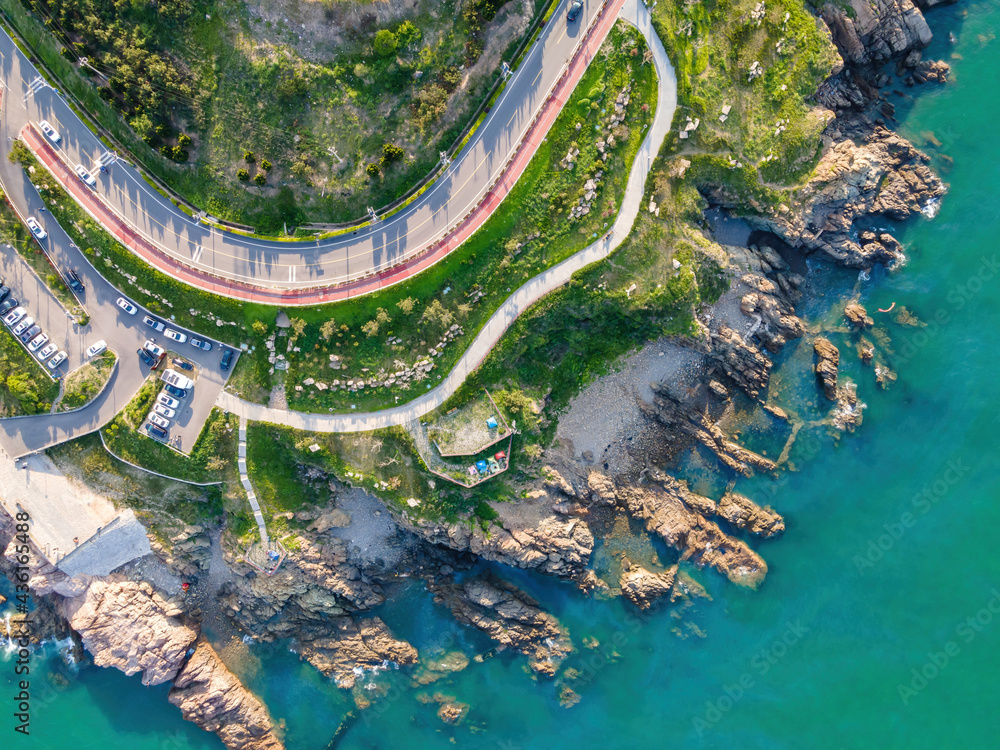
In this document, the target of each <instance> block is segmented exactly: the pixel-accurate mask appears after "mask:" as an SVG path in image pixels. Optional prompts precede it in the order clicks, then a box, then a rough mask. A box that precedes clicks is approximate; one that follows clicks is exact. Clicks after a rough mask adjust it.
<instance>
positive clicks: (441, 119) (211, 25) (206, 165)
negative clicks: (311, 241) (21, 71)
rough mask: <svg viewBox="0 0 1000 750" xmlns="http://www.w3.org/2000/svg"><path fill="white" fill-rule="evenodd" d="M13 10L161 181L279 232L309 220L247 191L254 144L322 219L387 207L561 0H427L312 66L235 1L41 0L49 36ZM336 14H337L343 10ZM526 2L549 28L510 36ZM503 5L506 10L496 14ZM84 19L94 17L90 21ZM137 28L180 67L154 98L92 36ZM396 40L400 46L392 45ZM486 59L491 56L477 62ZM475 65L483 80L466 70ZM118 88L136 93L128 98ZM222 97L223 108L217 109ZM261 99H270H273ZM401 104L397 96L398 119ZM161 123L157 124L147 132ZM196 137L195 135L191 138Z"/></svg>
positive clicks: (137, 75)
mask: <svg viewBox="0 0 1000 750" xmlns="http://www.w3.org/2000/svg"><path fill="white" fill-rule="evenodd" d="M522 4H523V6H524V8H523V10H522ZM552 4H555V0H552ZM0 5H2V6H3V7H5V8H6V9H7V10H8V12H9V13H10V14H11V16H12V17H13V18H14V19H15V20H16V23H17V26H18V28H19V29H21V30H22V32H24V33H25V34H27V35H30V36H31V43H32V45H33V46H36V48H37V49H38V51H39V54H40V55H41V56H42V57H43V58H44V59H45V60H46V63H47V64H48V65H49V66H50V67H51V68H52V69H53V70H56V71H58V74H59V77H60V79H62V81H63V83H64V86H68V87H69V88H70V89H71V90H73V91H74V93H76V94H77V95H78V96H81V97H83V98H85V99H86V100H87V102H88V105H89V104H91V102H90V100H91V99H93V100H97V102H96V103H97V104H99V105H101V106H102V108H103V110H104V111H103V112H102V118H101V119H102V123H103V124H105V125H111V126H115V125H117V127H116V128H114V129H115V130H116V131H118V130H126V131H128V135H130V136H131V137H130V138H128V139H127V141H128V142H129V144H130V146H132V148H133V150H135V151H136V152H137V153H142V154H143V158H142V159H141V160H142V161H146V162H149V163H150V166H151V167H152V168H153V169H154V171H156V172H157V173H158V174H160V176H161V177H164V178H165V179H167V180H168V181H169V182H170V183H171V184H172V185H174V186H175V187H177V188H178V189H180V190H181V192H183V193H185V194H187V195H188V197H190V198H191V199H192V200H193V201H194V202H195V203H199V204H200V205H202V207H203V208H205V209H206V210H207V211H208V212H209V213H211V214H213V215H216V216H219V217H220V218H224V219H236V220H237V221H250V220H251V219H254V220H253V221H250V223H254V224H257V225H258V228H260V226H261V225H262V223H270V224H272V225H273V226H272V227H271V228H272V230H277V229H280V227H281V224H282V222H283V221H287V222H289V223H292V224H294V223H297V221H296V215H297V214H301V212H302V209H301V208H299V207H297V206H295V205H294V202H293V204H292V205H291V206H289V208H290V209H291V211H290V212H286V213H284V214H282V213H281V212H280V211H276V205H275V201H273V200H270V198H271V197H272V196H270V195H266V194H264V191H263V190H261V191H259V192H258V191H256V190H255V191H254V192H253V193H248V192H247V191H246V190H245V189H243V188H242V187H241V186H240V185H239V182H238V180H237V177H236V171H237V170H236V167H235V166H234V162H235V163H238V162H239V161H240V160H241V159H240V156H241V155H242V153H243V150H250V151H253V152H254V153H255V155H256V156H257V157H258V158H257V160H256V163H257V164H258V165H259V164H260V163H261V160H262V159H269V160H271V161H273V162H274V165H273V166H272V169H271V170H263V171H264V172H268V171H270V174H268V175H267V177H268V182H270V181H271V180H272V179H274V180H277V179H281V180H282V182H291V183H292V184H293V185H294V187H295V190H296V192H299V193H303V194H304V200H305V201H306V202H307V203H308V204H309V207H310V209H311V210H312V211H313V213H315V214H317V215H316V216H313V217H311V218H313V219H314V220H326V221H330V220H334V221H343V220H344V219H347V218H351V219H353V218H356V212H357V206H358V205H366V204H370V205H380V204H385V203H387V202H389V201H390V200H392V199H394V198H397V197H399V196H400V195H402V194H404V193H405V192H407V189H408V188H410V189H412V186H413V184H414V182H415V181H416V179H417V178H418V177H421V176H423V175H425V174H427V173H428V172H430V171H432V169H433V168H434V167H435V164H436V162H437V154H438V152H439V151H440V150H442V149H443V148H444V149H447V148H448V147H449V146H450V145H451V144H452V143H453V142H455V141H456V140H460V136H461V132H462V131H463V130H464V128H465V126H466V123H467V122H469V121H471V120H474V119H475V116H474V115H473V113H472V110H474V109H475V108H476V105H477V104H478V103H479V102H480V101H481V100H482V99H484V98H488V96H489V93H490V91H491V90H492V87H493V86H494V83H495V81H496V79H497V77H498V67H499V60H501V59H504V60H508V61H510V59H511V58H512V57H513V55H514V54H515V53H516V52H517V51H518V49H519V45H520V44H521V42H522V38H521V36H523V37H524V39H525V40H527V39H528V38H530V37H531V36H532V34H533V32H534V30H535V28H536V25H537V21H538V20H539V18H540V15H541V11H542V10H543V9H544V7H545V5H546V3H545V2H544V0H523V3H522V0H508V1H507V2H496V3H493V2H478V1H476V2H467V3H465V4H464V8H463V12H462V13H461V14H459V15H458V16H457V17H453V16H452V15H451V13H449V12H447V11H446V10H443V9H439V8H438V7H436V4H434V3H425V4H424V5H425V6H428V7H424V8H422V9H421V11H422V12H420V13H417V14H409V16H410V18H409V20H406V19H404V18H400V19H397V20H395V21H390V23H389V24H387V25H386V26H384V27H383V28H381V29H374V30H369V31H367V32H361V33H358V34H356V35H355V36H356V37H357V39H351V40H348V41H343V40H340V41H339V44H340V46H339V47H338V48H337V49H336V51H335V53H334V54H333V55H332V56H331V58H330V59H329V60H327V61H325V62H322V63H315V62H307V61H306V60H305V59H304V58H303V57H302V56H301V55H300V54H298V53H297V51H296V49H295V46H294V44H292V45H288V44H287V38H285V37H284V35H283V33H282V32H280V31H278V29H277V28H276V27H275V28H272V27H271V24H270V22H268V23H265V22H264V21H263V20H261V19H259V18H257V17H254V16H253V15H251V14H247V13H246V12H245V11H244V9H243V8H242V7H239V6H237V7H236V8H234V7H231V5H232V4H230V5H227V6H226V7H225V8H222V7H215V6H214V4H212V5H211V6H210V7H209V9H208V10H210V12H208V13H207V14H206V15H204V16H203V15H202V14H201V13H190V14H189V15H186V16H185V15H184V13H183V11H182V12H181V13H180V14H179V15H177V14H173V13H171V14H163V13H161V14H158V16H157V17H156V18H153V19H152V20H151V19H150V18H149V16H148V14H142V15H141V16H140V14H139V13H138V12H136V11H133V10H132V9H131V7H129V6H127V5H126V6H117V7H115V8H114V9H111V8H110V7H109V8H108V9H102V12H98V13H97V15H96V16H94V14H93V13H91V12H90V10H89V6H87V8H79V7H77V6H78V5H80V4H78V3H75V2H65V3H58V4H56V3H51V2H37V0H36V3H35V8H36V10H37V11H38V12H39V13H40V15H42V16H43V17H44V16H47V15H51V16H52V18H50V19H48V21H47V25H48V26H49V30H46V29H44V28H43V27H42V26H41V25H40V24H39V23H38V21H37V20H36V19H35V18H33V17H32V16H31V15H29V14H28V13H26V12H25V10H24V8H22V7H21V6H20V5H19V4H18V3H17V2H16V0H2V1H0ZM326 10H327V12H329V13H334V14H336V13H337V12H338V11H339V8H327V9H326ZM349 11H350V9H348V12H349ZM522 12H523V13H526V14H527V15H528V16H529V17H531V16H533V17H534V18H535V22H536V23H535V24H529V25H528V28H527V29H526V30H525V31H524V34H523V35H521V36H513V37H512V36H510V35H506V34H499V33H497V31H498V30H499V29H501V28H502V29H506V28H508V27H509V25H510V24H509V23H506V24H505V22H504V17H505V15H506V14H508V13H510V14H514V13H522ZM494 14H497V15H498V18H497V19H496V22H495V23H494V22H493V16H494ZM84 17H86V18H87V19H90V23H88V24H86V25H85V24H83V23H82V22H81V19H83V18H84ZM234 17H235V18H236V19H239V22H237V23H236V24H235V25H234V24H232V23H231V22H230V23H227V22H226V21H227V20H228V21H232V20H233V19H234ZM279 25H280V23H279ZM136 26H139V27H141V28H142V29H143V33H145V34H149V33H152V34H153V36H152V39H154V40H155V41H154V42H152V43H150V44H146V45H143V50H142V52H143V54H144V55H145V56H146V57H147V58H150V59H160V60H165V61H166V63H167V64H166V65H165V66H162V65H161V66H157V71H158V73H157V75H163V72H162V70H161V69H162V68H165V70H166V73H167V74H168V78H169V80H159V79H158V78H154V80H153V81H152V83H153V84H154V87H153V89H152V91H153V93H152V94H146V93H144V92H145V91H146V90H147V89H149V86H148V85H146V86H143V84H148V83H150V81H148V80H146V79H145V78H144V77H143V74H142V73H141V72H139V71H135V69H134V68H135V66H134V65H133V66H131V67H129V66H125V65H117V64H116V59H117V58H116V53H117V50H116V49H113V48H110V45H109V44H108V43H106V42H104V43H102V42H100V41H98V39H99V37H98V35H96V34H94V33H93V30H96V31H98V32H100V33H101V34H102V35H103V37H104V38H111V39H115V38H126V39H129V38H131V37H132V35H133V32H134V31H135V27H136ZM341 26H342V25H341ZM329 28H330V27H329V23H327V24H325V25H322V28H320V29H319V30H318V32H319V33H320V35H321V36H322V35H323V34H327V33H329ZM335 28H336V26H335ZM50 32H51V33H52V34H55V35H57V37H58V39H57V38H53V36H51V35H50ZM251 37H252V39H251ZM70 39H72V43H70ZM251 42H252V43H253V46H252V47H251V46H250V44H251ZM373 42H376V43H374V44H373ZM386 44H391V45H392V46H393V50H392V52H391V53H389V52H388V48H387V47H386ZM276 45H277V47H280V48H281V49H282V50H283V53H282V54H281V55H270V56H269V55H266V54H265V55H264V58H261V56H260V50H261V49H263V50H268V49H275V48H277V47H276ZM484 48H485V54H483V53H484ZM63 50H65V51H63ZM480 55H483V62H482V64H481V65H478V66H477V65H475V63H476V61H477V60H479V58H480ZM80 56H86V57H88V58H89V61H90V63H91V65H93V66H96V67H97V68H98V69H99V70H101V72H102V74H104V75H106V76H108V77H110V79H111V82H112V87H111V88H102V89H101V90H102V91H104V92H105V94H106V96H105V98H107V99H109V100H110V101H111V103H112V104H113V105H114V107H115V108H116V109H120V110H123V114H124V116H125V117H126V119H127V120H128V121H129V122H131V123H133V126H134V127H135V129H136V130H138V131H140V132H141V134H143V135H146V136H147V137H148V138H149V140H150V141H151V142H152V143H153V145H154V146H155V147H157V148H159V149H160V150H161V151H164V153H166V154H167V155H168V156H169V159H173V160H184V159H188V158H194V159H195V160H197V161H199V162H201V166H200V168H199V169H197V170H190V169H188V170H183V169H180V168H178V167H175V166H174V165H173V164H172V163H171V161H169V160H168V159H160V158H157V155H156V154H155V153H153V152H149V149H148V146H146V145H145V144H143V143H142V142H141V141H140V139H139V136H137V135H136V134H135V133H134V132H132V130H131V129H130V128H128V127H127V126H125V125H124V124H123V123H122V121H121V120H120V119H119V117H118V115H117V114H116V113H115V112H114V111H113V109H112V107H111V106H109V105H108V104H107V103H106V102H105V101H104V100H103V99H101V98H99V97H98V95H97V92H98V88H95V87H94V86H93V85H92V84H91V83H90V82H89V81H87V80H86V79H84V78H83V76H82V75H81V72H83V71H84V70H87V71H88V72H89V67H81V68H80V70H79V71H78V70H77V69H76V66H75V65H74V64H73V63H71V62H70V60H77V59H78V58H79V57H80ZM66 58H69V60H68V59H66ZM175 60H176V61H178V62H179V64H177V63H174V61H175ZM460 65H462V66H464V68H465V71H464V73H463V71H460V70H459V66H460ZM470 73H471V80H464V78H465V77H468V76H469V75H470ZM130 76H131V77H130ZM115 91H119V92H131V93H130V95H128V96H126V95H116V94H115V93H112V92H115ZM209 97H211V100H212V102H213V103H214V106H208V104H207V101H208V99H209ZM146 99H151V100H150V101H145V100H146ZM220 102H221V103H222V104H219V103H220ZM261 103H263V104H264V106H262V107H258V104H261ZM387 103H389V104H390V105H391V106H390V108H389V113H388V115H386V110H385V105H386V104H387ZM132 107H134V108H135V110H134V111H132V109H131V108H132ZM456 112H457V115H456ZM137 113H138V114H137ZM331 113H332V114H333V115H334V116H333V117H330V115H331ZM144 116H145V118H144ZM362 124H364V126H365V127H362ZM150 126H153V131H151V132H147V131H149V128H150ZM371 131H374V132H371ZM235 132H238V133H242V134H243V137H242V138H241V139H239V141H238V142H237V140H236V139H233V138H232V137H231V134H232V133H235ZM290 132H294V133H295V134H296V136H298V137H297V138H296V139H295V140H294V142H293V141H292V140H291V139H290V138H289V137H288V136H289V133H290ZM365 132H371V135H368V136H365V134H364V133H365ZM222 133H225V135H222ZM185 137H186V138H185ZM192 137H193V141H192V140H188V139H191V138H192ZM386 142H390V143H393V142H398V143H399V144H400V145H402V146H404V148H405V150H406V151H407V152H408V153H409V156H408V158H406V159H405V160H399V161H398V162H396V163H389V164H385V165H383V164H382V163H381V147H382V145H383V143H386ZM330 145H333V146H334V147H336V148H339V149H340V151H339V156H340V158H343V159H345V161H346V162H347V165H346V166H341V163H340V162H339V161H337V157H334V156H333V155H332V154H330V153H328V152H327V148H328V147H329V146H330ZM143 152H145V153H143ZM147 157H148V158H147ZM371 163H374V164H376V165H377V166H378V167H379V176H378V177H377V178H375V179H370V178H369V174H368V172H367V170H366V166H367V164H371ZM330 171H332V172H333V173H334V174H333V175H332V176H329V172H330ZM220 172H222V174H221V175H220ZM320 175H323V177H321V176H320ZM345 188H346V189H348V190H350V192H351V195H350V196H349V197H348V196H342V195H341V191H342V190H343V189H345ZM289 192H291V190H289ZM321 193H324V194H325V197H323V198H321V197H320V194H321ZM366 196H367V197H366ZM319 214H323V215H322V216H321V215H319Z"/></svg>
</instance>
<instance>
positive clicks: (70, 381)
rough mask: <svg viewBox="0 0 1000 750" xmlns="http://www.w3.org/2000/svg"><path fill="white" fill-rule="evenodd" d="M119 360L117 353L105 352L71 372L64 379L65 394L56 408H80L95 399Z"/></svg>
mask: <svg viewBox="0 0 1000 750" xmlns="http://www.w3.org/2000/svg"><path fill="white" fill-rule="evenodd" d="M117 362H118V355H117V354H115V353H114V352H104V354H100V355H98V356H96V357H94V358H93V359H91V360H90V361H89V362H84V363H83V364H82V365H80V366H79V367H77V368H76V369H75V370H73V372H71V373H69V375H67V376H66V379H65V380H64V381H63V382H64V386H63V395H62V398H61V399H59V404H58V406H57V407H56V410H57V411H70V410H72V409H79V408H80V407H81V406H85V405H87V404H89V403H90V402H91V401H93V400H94V398H96V397H97V395H98V394H99V393H100V392H101V391H102V390H103V389H104V386H105V385H106V384H107V382H108V380H109V379H110V378H111V373H112V372H114V368H115V364H116V363H117Z"/></svg>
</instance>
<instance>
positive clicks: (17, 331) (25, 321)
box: [14, 315, 35, 336]
mask: <svg viewBox="0 0 1000 750" xmlns="http://www.w3.org/2000/svg"><path fill="white" fill-rule="evenodd" d="M33 325H35V319H34V318H32V317H31V316H30V315H29V316H28V317H27V318H22V319H21V322H20V323H18V324H17V325H16V326H14V335H15V336H20V335H21V334H22V333H24V332H25V331H27V330H28V329H29V328H31V326H33Z"/></svg>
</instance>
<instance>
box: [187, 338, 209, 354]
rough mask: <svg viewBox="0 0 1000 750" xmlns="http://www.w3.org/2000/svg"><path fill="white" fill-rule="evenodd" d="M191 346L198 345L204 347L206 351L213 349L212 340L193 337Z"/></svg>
mask: <svg viewBox="0 0 1000 750" xmlns="http://www.w3.org/2000/svg"><path fill="white" fill-rule="evenodd" d="M191 346H197V347H198V348H199V349H204V350H205V351H206V352H210V351H212V342H211V341H203V340H202V339H191Z"/></svg>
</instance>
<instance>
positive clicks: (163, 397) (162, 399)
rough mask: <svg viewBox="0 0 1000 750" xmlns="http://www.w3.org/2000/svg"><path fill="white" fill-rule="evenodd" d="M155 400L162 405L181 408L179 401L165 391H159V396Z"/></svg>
mask: <svg viewBox="0 0 1000 750" xmlns="http://www.w3.org/2000/svg"><path fill="white" fill-rule="evenodd" d="M156 402H157V403H158V404H163V405H164V406H167V407H169V408H171V409H180V408H181V402H180V401H178V400H177V399H176V398H170V396H168V395H167V394H166V393H161V394H160V395H159V396H157V397H156Z"/></svg>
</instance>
